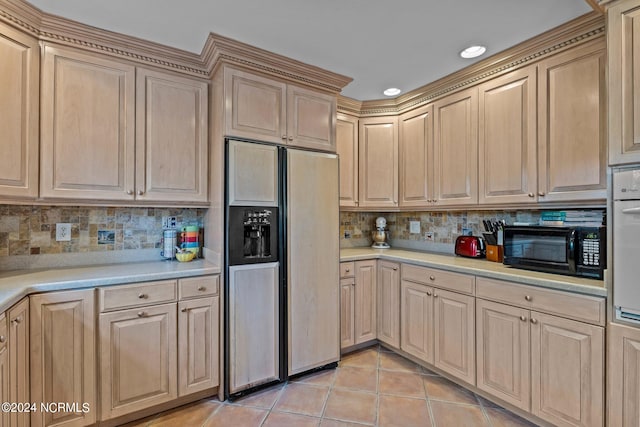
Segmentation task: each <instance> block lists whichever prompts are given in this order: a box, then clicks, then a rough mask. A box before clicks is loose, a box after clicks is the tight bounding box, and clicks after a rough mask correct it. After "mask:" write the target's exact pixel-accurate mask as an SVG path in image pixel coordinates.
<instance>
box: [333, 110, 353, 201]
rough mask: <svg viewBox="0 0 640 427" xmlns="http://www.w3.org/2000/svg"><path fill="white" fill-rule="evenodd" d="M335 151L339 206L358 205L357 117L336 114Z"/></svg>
mask: <svg viewBox="0 0 640 427" xmlns="http://www.w3.org/2000/svg"><path fill="white" fill-rule="evenodd" d="M336 153H337V154H338V157H339V158H340V206H341V207H342V206H348V207H352V206H358V119H357V118H355V117H351V116H347V115H345V114H338V116H337V120H336Z"/></svg>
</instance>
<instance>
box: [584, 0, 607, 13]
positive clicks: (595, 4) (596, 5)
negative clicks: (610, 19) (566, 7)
mask: <svg viewBox="0 0 640 427" xmlns="http://www.w3.org/2000/svg"><path fill="white" fill-rule="evenodd" d="M585 1H586V2H587V4H588V5H589V6H591V7H592V8H593V10H594V11H595V12H598V13H600V14H604V6H603V5H602V4H603V3H605V2H603V1H602V0H585Z"/></svg>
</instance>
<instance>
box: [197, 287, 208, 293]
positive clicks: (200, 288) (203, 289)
mask: <svg viewBox="0 0 640 427" xmlns="http://www.w3.org/2000/svg"><path fill="white" fill-rule="evenodd" d="M198 290H199V291H200V292H204V291H206V290H207V288H205V287H204V286H200V287H199V288H198Z"/></svg>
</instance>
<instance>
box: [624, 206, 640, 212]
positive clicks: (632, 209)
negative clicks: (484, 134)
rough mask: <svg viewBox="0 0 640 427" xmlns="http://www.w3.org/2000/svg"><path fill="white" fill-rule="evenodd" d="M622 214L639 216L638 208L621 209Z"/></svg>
mask: <svg viewBox="0 0 640 427" xmlns="http://www.w3.org/2000/svg"><path fill="white" fill-rule="evenodd" d="M622 213H624V214H640V207H637V208H627V209H622Z"/></svg>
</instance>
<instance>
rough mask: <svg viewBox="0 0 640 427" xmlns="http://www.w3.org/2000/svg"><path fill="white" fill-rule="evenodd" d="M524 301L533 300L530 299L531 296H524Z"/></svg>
mask: <svg viewBox="0 0 640 427" xmlns="http://www.w3.org/2000/svg"><path fill="white" fill-rule="evenodd" d="M524 299H526V300H527V301H531V300H532V299H533V298H531V296H530V295H525V296H524Z"/></svg>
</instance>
